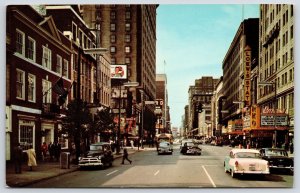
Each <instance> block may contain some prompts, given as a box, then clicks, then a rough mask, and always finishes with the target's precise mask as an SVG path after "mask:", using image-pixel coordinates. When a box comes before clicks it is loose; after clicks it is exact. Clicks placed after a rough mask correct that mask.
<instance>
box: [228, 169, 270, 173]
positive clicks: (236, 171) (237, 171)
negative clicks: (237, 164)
mask: <svg viewBox="0 0 300 193" xmlns="http://www.w3.org/2000/svg"><path fill="white" fill-rule="evenodd" d="M234 173H235V174H270V171H239V170H235V171H234Z"/></svg>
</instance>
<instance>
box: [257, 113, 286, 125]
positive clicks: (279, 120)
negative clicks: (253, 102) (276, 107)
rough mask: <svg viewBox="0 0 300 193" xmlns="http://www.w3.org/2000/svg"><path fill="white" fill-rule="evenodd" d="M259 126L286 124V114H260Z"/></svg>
mask: <svg viewBox="0 0 300 193" xmlns="http://www.w3.org/2000/svg"><path fill="white" fill-rule="evenodd" d="M260 119H261V126H287V125H288V116H287V115H262V116H261V118H260Z"/></svg>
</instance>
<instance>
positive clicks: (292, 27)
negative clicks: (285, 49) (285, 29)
mask: <svg viewBox="0 0 300 193" xmlns="http://www.w3.org/2000/svg"><path fill="white" fill-rule="evenodd" d="M290 36H291V39H293V38H294V26H291V33H290Z"/></svg>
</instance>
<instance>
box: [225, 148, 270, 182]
mask: <svg viewBox="0 0 300 193" xmlns="http://www.w3.org/2000/svg"><path fill="white" fill-rule="evenodd" d="M224 169H225V172H226V173H227V172H230V174H231V176H232V177H233V178H235V177H236V176H237V174H261V175H264V174H270V169H269V163H268V161H266V160H264V159H262V157H261V155H260V152H259V150H256V149H232V150H231V151H230V153H229V155H228V156H226V157H225V160H224Z"/></svg>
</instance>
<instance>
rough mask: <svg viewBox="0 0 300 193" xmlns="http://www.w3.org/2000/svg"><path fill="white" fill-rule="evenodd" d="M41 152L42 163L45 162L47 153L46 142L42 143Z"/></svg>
mask: <svg viewBox="0 0 300 193" xmlns="http://www.w3.org/2000/svg"><path fill="white" fill-rule="evenodd" d="M41 150H42V156H43V161H46V158H47V152H48V146H47V144H46V142H43V144H42V146H41Z"/></svg>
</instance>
